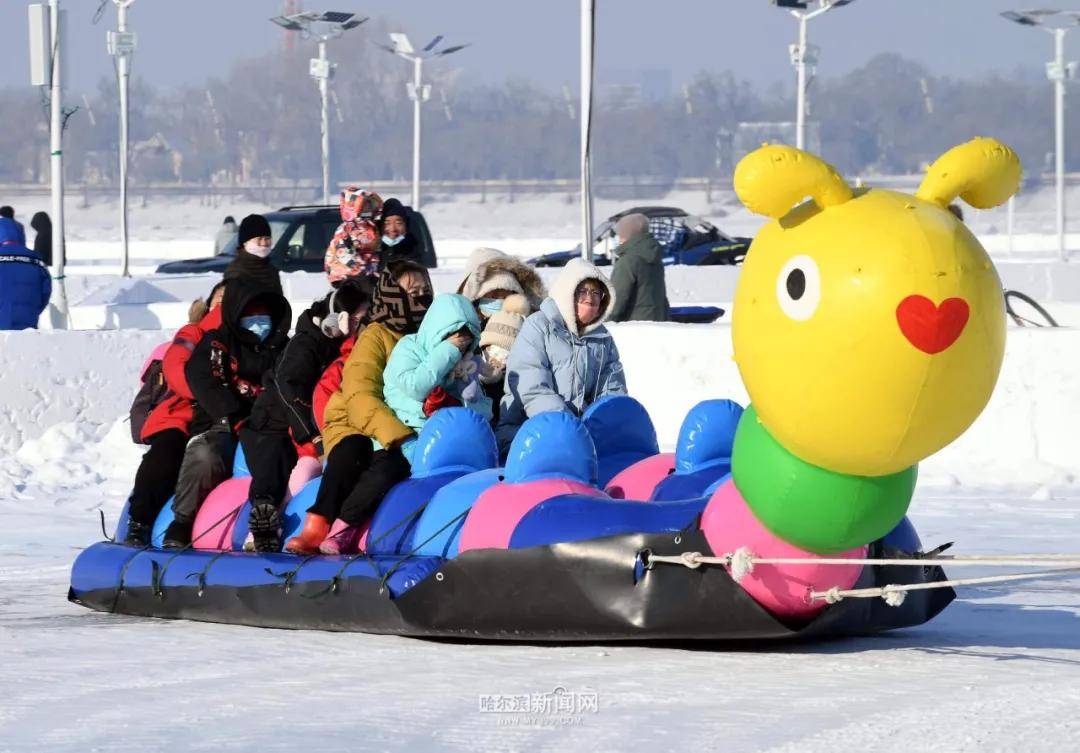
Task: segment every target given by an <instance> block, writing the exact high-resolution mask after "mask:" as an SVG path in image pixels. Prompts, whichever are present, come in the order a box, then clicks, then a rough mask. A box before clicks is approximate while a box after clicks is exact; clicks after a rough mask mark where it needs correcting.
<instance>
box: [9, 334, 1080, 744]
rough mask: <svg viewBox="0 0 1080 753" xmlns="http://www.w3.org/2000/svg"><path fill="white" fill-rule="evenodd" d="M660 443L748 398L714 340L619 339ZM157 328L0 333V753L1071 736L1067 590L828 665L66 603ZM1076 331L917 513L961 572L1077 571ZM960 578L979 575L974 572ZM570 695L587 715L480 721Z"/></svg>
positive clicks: (984, 424)
mask: <svg viewBox="0 0 1080 753" xmlns="http://www.w3.org/2000/svg"><path fill="white" fill-rule="evenodd" d="M613 329H614V332H615V337H616V340H617V342H618V345H619V347H620V349H621V351H622V353H623V358H624V362H625V365H626V369H627V372H628V379H629V383H630V387H631V390H632V391H633V392H634V393H635V394H636V395H637V396H638V397H639V398H640V399H641V400H642V401H643V402H644V403H645V404H646V406H647V407H648V408H649V410H650V413H651V414H652V416H653V417H654V420H655V421H656V424H657V428H658V432H659V434H660V438H661V442H662V444H664V445H665V446H669V447H670V446H671V445H672V444H673V442H674V440H675V434H676V432H677V429H678V424H679V421H680V420H681V418H682V416H683V415H684V414H685V412H686V410H687V409H688V408H689V407H690V406H691V405H692V404H693V403H694V402H696V401H697V400H700V399H703V398H706V397H717V396H730V397H734V398H735V399H738V400H740V401H744V400H745V394H744V392H743V391H742V388H741V386H740V382H739V380H738V376H737V372H736V370H735V368H734V365H733V364H732V362H731V360H730V330H729V329H728V328H727V326H726V325H721V324H718V325H698V326H678V325H645V324H630V325H618V326H616V327H614V328H613ZM170 335H171V332H169V331H114V332H22V333H2V334H0V374H3V390H0V453H3V456H4V462H3V464H2V465H0V519H2V521H3V525H2V526H0V645H2V646H3V660H2V661H0V687H3V688H4V689H5V691H6V692H5V693H4V699H3V701H0V750H4V751H7V750H11V751H31V750H48V751H55V750H61V751H69V750H70V751H84V750H110V751H115V750H140V751H141V750H164V749H168V750H182V749H194V750H208V749H212V750H215V751H221V750H254V749H260V750H319V749H327V748H329V749H338V748H340V749H342V750H372V751H381V750H402V751H436V750H468V751H477V750H521V751H546V750H551V751H565V750H591V751H607V750H619V749H629V748H633V749H635V750H655V751H664V750H725V751H752V750H770V751H817V750H820V751H841V750H859V751H866V750H874V751H904V752H905V753H906V752H907V751H912V750H920V751H922V750H940V751H976V750H978V751H983V750H1025V751H1027V750H1048V751H1049V750H1053V751H1064V750H1073V749H1075V747H1076V741H1077V740H1078V739H1080V718H1078V716H1077V709H1078V708H1080V580H1078V579H1075V578H1074V579H1072V580H1067V579H1050V578H1046V579H1039V580H1034V581H1026V582H1023V583H1019V584H1012V585H1008V586H990V587H980V588H966V589H962V590H961V592H960V598H959V600H958V601H957V602H956V603H954V604H953V605H952V606H950V607H949V608H948V609H947V610H946V611H945V613H944V614H942V615H941V616H940V617H938V618H937V619H936V620H934V621H933V622H932V623H930V624H928V625H926V626H923V627H920V628H916V629H911V630H906V631H902V632H898V633H893V634H887V635H882V636H879V637H874V638H867V639H850V640H841V641H834V642H829V643H821V644H810V645H793V646H775V645H755V646H747V645H742V644H739V645H704V646H697V645H682V646H648V645H642V646H625V645H592V646H588V645H586V646H578V645H572V646H515V645H466V644H458V643H444V642H432V641H421V640H414V639H406V638H396V637H381V636H368V635H362V634H328V633H312V632H291V631H273V630H259V629H252V628H243V627H234V626H224V625H209V624H198V623H193V622H181V621H178V622H169V621H160V620H153V619H140V618H131V617H124V616H113V615H106V614H99V613H95V612H90V611H87V610H85V609H83V608H80V607H77V606H74V605H72V604H69V603H68V602H67V600H66V598H65V597H66V591H67V583H68V574H69V569H70V566H71V563H72V560H73V559H74V557H75V556H76V554H77V553H78V551H79V550H80V549H81V548H82V547H85V546H87V545H88V544H90V543H92V542H93V541H96V540H98V539H99V538H100V529H99V523H98V510H102V511H104V513H105V515H106V517H107V519H108V520H109V524H110V526H111V525H112V524H113V523H114V522H115V520H116V517H117V514H118V513H119V510H120V506H121V503H122V500H123V498H124V497H125V495H126V494H127V491H128V490H129V488H130V483H131V479H132V476H133V474H134V470H135V468H136V466H137V464H138V460H139V455H140V450H139V448H137V447H135V446H134V445H132V444H131V441H130V437H129V434H128V426H127V424H126V423H125V422H124V420H123V416H124V415H125V412H126V409H127V406H128V403H129V401H130V398H131V395H132V391H133V389H134V384H135V379H136V377H135V374H137V372H138V369H139V366H140V365H141V363H142V360H143V358H144V357H145V355H146V354H147V353H148V352H149V351H150V350H151V349H152V347H153V346H154V345H156V344H157V343H158V342H161V341H162V340H164V339H167V338H168V337H169V336H170ZM1078 417H1080V332H1078V331H1076V330H1058V331H1053V332H1050V331H1031V330H1020V329H1016V328H1010V331H1009V340H1008V351H1007V356H1006V363H1005V368H1004V371H1003V373H1002V377H1001V381H1000V383H999V386H998V390H997V392H996V393H995V396H994V398H993V400H992V402H991V405H990V406H989V407H988V409H987V411H986V413H985V414H984V415H983V417H982V418H980V419H979V421H978V422H977V423H976V424H975V426H974V427H973V428H972V429H971V430H970V431H969V432H968V434H967V435H965V436H964V437H963V438H961V439H960V440H959V441H958V442H957V443H956V444H955V445H954V446H953V447H950V448H948V449H946V450H945V451H944V452H942V453H941V454H940V455H939V456H938V457H936V458H932V459H930V460H929V461H928V462H927V463H925V464H924V465H923V473H922V480H921V485H920V490H919V492H918V493H917V495H916V499H915V502H914V504H913V506H912V517H913V519H914V521H915V524H916V526H917V527H918V529H919V531H920V533H921V535H922V538H923V541H924V543H926V544H927V545H931V546H932V545H936V544H939V543H943V542H945V541H956V542H957V547H956V551H957V552H964V553H974V552H991V553H1006V552H1008V553H1020V552H1075V551H1078V550H1080V488H1078V485H1077V478H1078V476H1080V460H1078V452H1080V451H1078V450H1077V447H1080V441H1078V431H1077V428H1076V427H1077V420H1078ZM950 574H951V575H953V576H960V575H971V574H981V571H975V572H973V571H972V570H970V569H967V570H964V571H962V572H959V571H955V570H954V571H952V572H950ZM556 688H564V689H565V691H566V692H567V693H572V694H578V695H577V696H576V697H578V698H581V697H592V694H595V697H596V699H597V710H596V712H595V713H593V712H589V711H586V712H583V713H580V714H577V713H575V714H573V715H559V714H556V713H552V712H547V711H543V710H540V711H538V712H537V713H530V714H497V713H482V712H481V711H480V710H479V709H480V697H481V696H484V695H486V696H491V695H520V694H527V695H530V696H533V695H536V696H537V698H538V699H541V698H542V697H543V694H548V693H552V692H554V691H555V690H556Z"/></svg>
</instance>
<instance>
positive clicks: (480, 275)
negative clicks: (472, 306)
mask: <svg viewBox="0 0 1080 753" xmlns="http://www.w3.org/2000/svg"><path fill="white" fill-rule="evenodd" d="M490 290H509V291H510V292H512V293H519V294H521V295H523V296H525V300H527V301H528V302H529V310H530V311H537V310H538V309H539V308H540V304H541V303H542V302H543V300H544V298H545V297H547V288H546V287H545V286H544V281H543V280H542V279H540V275H539V274H537V272H536V270H535V269H533V268H532V267H530V266H529V265H528V264H525V263H524V262H522V261H519V260H518V259H515V258H514V257H512V256H510V255H509V254H505V253H503V252H502V251H498V250H497V249H493V248H478V249H476V250H475V251H473V253H472V254H471V255H470V256H469V260H468V262H467V264H466V275H465V279H463V280H462V281H461V284H460V285H459V286H458V290H457V292H458V293H460V294H461V295H463V296H465V297H466V298H468V299H469V300H470V301H473V302H474V303H475V302H476V301H477V300H478V299H480V298H483V297H484V293H486V292H488V291H490Z"/></svg>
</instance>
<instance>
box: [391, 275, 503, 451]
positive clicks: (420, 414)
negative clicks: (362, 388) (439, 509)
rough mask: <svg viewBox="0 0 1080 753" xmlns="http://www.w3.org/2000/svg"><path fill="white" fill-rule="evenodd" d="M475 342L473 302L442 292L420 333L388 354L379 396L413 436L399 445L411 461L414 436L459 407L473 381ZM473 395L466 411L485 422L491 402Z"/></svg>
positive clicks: (479, 394) (480, 394)
mask: <svg viewBox="0 0 1080 753" xmlns="http://www.w3.org/2000/svg"><path fill="white" fill-rule="evenodd" d="M479 339H480V319H479V317H478V316H477V315H476V309H474V308H473V306H472V303H471V302H470V301H469V299H468V298H466V297H465V296H463V295H457V294H456V293H446V294H443V295H440V296H438V297H436V298H435V301H434V302H433V303H432V304H431V308H429V309H428V311H427V313H426V314H425V315H424V321H422V322H421V323H420V330H419V331H418V332H416V334H413V335H407V336H405V337H404V338H402V340H401V342H400V343H398V344H397V346H396V347H395V348H394V352H393V353H391V354H390V361H389V362H388V363H387V364H386V370H385V371H384V372H383V395H384V397H385V400H386V404H387V405H388V406H389V407H390V409H391V410H393V411H394V415H396V416H397V417H398V420H399V421H401V422H402V423H403V424H405V425H406V426H408V427H409V428H410V429H412V430H413V432H414V435H413V436H412V437H410V438H409V439H407V440H405V441H404V442H402V444H401V452H402V454H403V455H404V456H405V459H406V460H408V461H409V462H410V463H411V462H412V449H413V446H414V445H415V444H416V435H418V434H419V433H420V430H421V429H422V428H423V427H424V424H425V423H427V420H428V418H429V417H430V416H431V414H433V413H434V412H435V411H436V410H438V409H439V408H445V407H450V406H461V405H462V404H463V401H462V393H463V391H464V389H465V387H466V386H467V385H469V384H470V383H472V382H474V381H475V378H476V374H475V363H474V362H473V358H472V357H473V353H474V351H475V349H476V347H477V344H478V342H479ZM470 366H471V367H472V368H471V369H470V368H468V367H470ZM459 367H460V368H459ZM474 395H475V401H474V402H473V403H471V404H466V406H465V407H468V408H472V409H474V410H476V411H477V412H478V413H480V414H481V415H483V416H484V417H485V418H487V419H489V420H490V418H491V402H490V401H489V400H488V399H487V397H486V396H485V395H484V394H483V392H482V391H476V392H475V393H474Z"/></svg>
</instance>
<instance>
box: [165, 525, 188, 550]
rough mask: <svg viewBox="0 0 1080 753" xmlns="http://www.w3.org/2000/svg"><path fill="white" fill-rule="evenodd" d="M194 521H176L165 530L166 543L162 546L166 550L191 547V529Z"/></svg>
mask: <svg viewBox="0 0 1080 753" xmlns="http://www.w3.org/2000/svg"><path fill="white" fill-rule="evenodd" d="M192 523H193V521H190V520H174V521H173V522H172V523H169V527H168V528H166V529H165V541H164V542H162V546H164V547H165V548H166V549H183V548H184V547H186V546H190V545H191V527H192Z"/></svg>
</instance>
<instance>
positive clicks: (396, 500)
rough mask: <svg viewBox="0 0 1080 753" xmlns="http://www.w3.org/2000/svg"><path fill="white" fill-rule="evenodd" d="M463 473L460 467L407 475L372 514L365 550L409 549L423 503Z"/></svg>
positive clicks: (402, 550) (378, 551) (395, 550)
mask: <svg viewBox="0 0 1080 753" xmlns="http://www.w3.org/2000/svg"><path fill="white" fill-rule="evenodd" d="M464 475H465V473H464V472H463V471H447V472H445V473H440V474H437V475H434V476H424V477H422V478H407V479H405V480H404V481H402V482H401V483H400V484H398V485H397V486H395V487H394V488H393V489H391V490H390V491H389V493H387V495H386V497H384V498H383V501H382V504H380V505H379V509H378V510H376V511H375V514H374V515H373V516H372V518H371V528H370V529H369V530H368V537H367V551H368V554H406V553H408V552H409V551H410V550H411V549H412V547H413V542H414V541H415V540H416V539H415V537H414V533H415V531H416V524H417V522H418V521H419V520H420V515H421V513H423V511H424V508H425V506H426V505H427V504H428V503H429V502H430V501H431V499H432V498H433V497H434V496H435V493H436V492H437V491H439V489H441V488H443V487H444V486H446V485H447V484H449V483H450V482H451V481H453V480H454V479H457V478H461V477H462V476H464Z"/></svg>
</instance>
